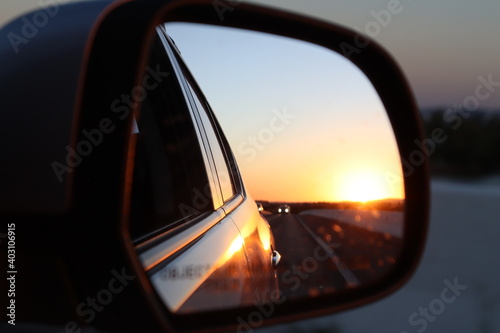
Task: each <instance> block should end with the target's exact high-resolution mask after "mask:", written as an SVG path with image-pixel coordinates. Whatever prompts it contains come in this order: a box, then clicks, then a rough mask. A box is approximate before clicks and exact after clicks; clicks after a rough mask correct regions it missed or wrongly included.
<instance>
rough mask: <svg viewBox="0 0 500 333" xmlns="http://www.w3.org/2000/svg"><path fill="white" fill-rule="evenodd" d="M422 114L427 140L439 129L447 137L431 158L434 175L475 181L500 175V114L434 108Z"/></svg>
mask: <svg viewBox="0 0 500 333" xmlns="http://www.w3.org/2000/svg"><path fill="white" fill-rule="evenodd" d="M422 115H423V120H424V126H425V130H426V136H427V138H432V132H433V131H434V130H435V129H438V128H440V129H442V130H444V133H445V135H446V140H444V142H442V143H436V145H435V150H434V152H433V153H432V154H431V155H430V156H431V170H432V175H434V176H451V177H462V178H475V177H481V176H488V175H492V174H500V111H491V110H490V111H487V110H484V111H480V110H477V111H465V110H463V109H462V110H457V111H452V110H450V109H448V110H446V109H434V110H426V111H423V112H422Z"/></svg>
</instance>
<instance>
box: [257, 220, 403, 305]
mask: <svg viewBox="0 0 500 333" xmlns="http://www.w3.org/2000/svg"><path fill="white" fill-rule="evenodd" d="M265 217H266V219H267V220H268V221H269V224H270V226H271V229H272V231H273V234H274V237H275V242H276V249H277V250H278V251H279V252H280V254H281V256H282V258H281V262H280V264H279V265H278V279H279V283H280V286H279V287H280V290H281V291H282V292H283V293H284V295H285V296H286V297H287V299H290V298H295V297H304V296H305V295H308V296H318V295H320V294H324V293H334V292H336V291H340V290H344V289H346V288H353V287H356V286H360V285H362V284H366V283H367V282H373V281H374V280H375V279H378V278H380V277H382V276H383V275H384V274H385V273H387V272H388V270H389V269H390V268H391V266H392V265H393V264H394V263H395V262H396V258H397V256H398V253H399V250H400V245H401V240H400V239H399V238H396V237H394V236H393V235H391V234H389V233H382V232H376V231H370V230H367V229H366V228H363V227H360V226H354V225H351V224H347V223H342V222H340V221H338V220H336V219H331V218H325V217H319V216H314V215H294V214H274V215H266V216H265Z"/></svg>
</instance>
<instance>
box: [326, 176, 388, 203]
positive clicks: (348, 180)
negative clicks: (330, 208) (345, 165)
mask: <svg viewBox="0 0 500 333" xmlns="http://www.w3.org/2000/svg"><path fill="white" fill-rule="evenodd" d="M338 185H340V186H339V187H338V188H335V189H334V191H335V196H336V197H337V198H338V199H340V200H341V201H360V202H366V201H371V200H380V199H385V198H389V197H391V193H390V191H389V189H388V187H387V184H386V182H385V181H384V177H382V176H381V175H380V174H378V173H376V172H373V171H369V170H364V171H358V172H352V173H350V174H347V175H345V176H344V177H342V180H341V183H340V184H338Z"/></svg>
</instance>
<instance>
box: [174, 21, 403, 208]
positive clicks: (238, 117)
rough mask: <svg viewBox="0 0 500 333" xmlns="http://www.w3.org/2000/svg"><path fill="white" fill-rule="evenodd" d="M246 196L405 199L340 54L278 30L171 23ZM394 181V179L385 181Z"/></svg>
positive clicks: (381, 135)
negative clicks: (232, 155) (229, 148)
mask: <svg viewBox="0 0 500 333" xmlns="http://www.w3.org/2000/svg"><path fill="white" fill-rule="evenodd" d="M167 29H168V33H169V34H170V35H171V36H172V37H173V39H174V40H175V43H176V44H177V46H178V47H179V49H180V50H181V52H182V56H183V58H184V60H185V61H186V63H187V64H188V66H189V68H190V69H191V71H192V72H193V74H194V76H195V78H196V79H197V81H198V83H199V84H200V86H201V88H202V90H203V91H204V92H205V95H206V96H207V98H208V100H209V102H210V104H211V106H212V108H213V109H214V111H215V113H216V115H217V117H218V119H219V121H220V123H221V125H222V128H223V129H224V132H225V134H226V136H227V137H228V140H229V142H230V144H231V146H232V149H233V152H234V153H235V155H236V159H237V161H238V163H239V166H240V168H241V170H242V173H243V177H244V180H245V182H246V184H247V187H248V188H249V191H250V193H251V194H252V196H254V197H255V198H265V199H267V200H282V201H343V200H360V201H365V200H373V199H380V198H387V197H391V198H403V197H404V194H403V187H402V184H401V183H394V182H392V181H389V180H388V179H387V178H388V175H389V176H394V177H396V178H397V177H400V175H401V165H400V162H399V155H398V153H397V147H396V144H395V142H394V137H393V133H392V129H391V127H390V124H389V122H388V119H387V116H386V113H385V109H384V107H383V105H382V104H381V101H380V99H379V97H378V95H377V93H376V92H375V90H374V89H373V86H372V85H371V83H370V82H369V81H368V80H367V79H366V77H365V75H364V74H363V73H361V71H360V70H359V69H358V68H357V67H356V66H354V65H353V64H351V63H350V62H349V61H348V60H346V59H345V58H343V57H342V56H340V55H338V54H336V53H334V52H332V51H329V50H326V49H324V48H321V47H318V46H315V45H311V44H308V43H304V42H300V41H294V40H290V39H286V38H282V37H276V36H268V35H264V34H260V33H259V34H257V33H254V32H247V31H241V30H234V29H228V28H220V27H211V26H200V25H193V24H190V25H186V24H178V23H170V24H168V25H167ZM391 180H392V178H391Z"/></svg>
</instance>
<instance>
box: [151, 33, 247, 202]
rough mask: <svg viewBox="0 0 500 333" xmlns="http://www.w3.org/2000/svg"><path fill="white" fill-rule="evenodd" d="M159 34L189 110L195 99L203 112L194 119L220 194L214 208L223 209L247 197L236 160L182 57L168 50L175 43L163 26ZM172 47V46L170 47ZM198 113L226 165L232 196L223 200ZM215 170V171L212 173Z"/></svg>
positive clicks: (220, 186)
mask: <svg viewBox="0 0 500 333" xmlns="http://www.w3.org/2000/svg"><path fill="white" fill-rule="evenodd" d="M157 29H158V31H159V32H161V34H162V41H163V40H164V43H166V44H167V47H168V48H169V56H170V55H172V56H173V57H174V58H175V61H172V62H173V63H174V69H175V70H179V71H180V72H179V73H176V75H180V78H179V80H180V81H181V82H182V84H183V90H184V89H185V91H184V93H185V94H186V95H187V98H188V100H189V101H190V102H191V103H192V104H191V108H193V109H196V110H197V106H196V102H195V100H194V98H197V99H198V100H199V102H200V104H202V105H201V106H202V108H203V110H198V112H194V117H195V118H196V119H197V125H198V126H199V130H200V132H202V136H204V137H205V139H206V141H205V142H206V146H205V149H206V153H207V154H208V155H209V156H210V157H208V159H209V160H211V166H213V169H210V170H211V171H212V172H215V174H214V181H215V182H216V183H217V184H218V185H219V191H218V193H220V199H221V201H220V205H216V208H219V207H223V206H224V205H225V204H226V203H228V202H229V201H231V200H232V199H234V198H235V197H236V196H238V195H241V196H242V197H243V198H246V197H247V195H246V193H245V191H244V186H243V181H242V179H241V176H240V172H239V169H238V166H237V163H236V159H235V157H234V154H233V153H232V150H231V149H230V146H229V142H228V141H227V139H226V137H225V136H224V134H223V132H222V131H221V129H220V125H219V123H218V121H217V119H216V118H215V116H214V113H213V111H212V108H211V107H210V105H209V104H208V102H207V100H206V98H205V95H204V94H203V92H202V91H201V89H200V87H199V86H198V84H197V82H196V80H195V79H194V78H193V76H192V75H191V72H190V71H189V69H188V68H187V66H186V64H185V63H184V61H183V59H182V57H181V56H180V52H179V53H178V54H176V53H174V52H173V51H172V50H171V49H170V48H171V47H175V48H176V49H177V46H176V45H175V42H174V41H173V40H172V39H171V38H170V37H169V36H168V33H167V32H166V28H165V24H164V25H162V26H160V27H158V28H157ZM168 41H171V43H172V44H170V43H169V42H168ZM172 45H173V46H172ZM191 94H196V96H192V95H191ZM200 112H205V113H206V115H207V117H208V118H209V119H208V120H209V121H210V125H211V126H212V129H213V131H214V132H215V135H216V138H217V142H218V144H219V147H220V149H221V150H222V154H223V157H224V162H225V163H226V167H227V169H228V172H229V177H230V181H231V185H232V187H233V195H232V196H231V197H229V198H226V199H225V200H224V198H223V195H222V185H221V184H220V183H219V178H218V176H217V174H218V173H217V167H216V163H215V162H214V161H213V159H214V157H213V154H212V151H211V149H212V148H211V146H212V144H211V143H210V142H209V140H208V138H207V137H206V136H207V134H206V130H205V129H204V125H203V120H202V119H201V116H200V115H199V113H200ZM214 170H215V171H214Z"/></svg>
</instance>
